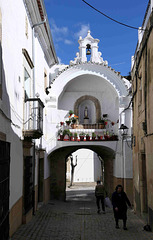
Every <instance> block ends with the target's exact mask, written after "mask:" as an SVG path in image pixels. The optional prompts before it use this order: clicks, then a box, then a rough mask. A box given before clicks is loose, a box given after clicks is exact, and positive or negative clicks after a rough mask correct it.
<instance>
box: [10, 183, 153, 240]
mask: <svg viewBox="0 0 153 240" xmlns="http://www.w3.org/2000/svg"><path fill="white" fill-rule="evenodd" d="M143 225H144V223H143V222H142V221H141V220H140V219H139V218H138V217H137V216H136V215H135V214H134V213H133V212H132V211H131V210H128V221H127V227H128V231H125V230H123V229H122V221H120V229H116V228H115V224H114V217H113V212H112V209H108V208H106V214H102V213H101V214H97V209H96V203H95V196H94V186H93V187H86V188H85V187H83V186H82V187H78V186H77V187H75V186H74V187H72V188H71V189H68V191H67V201H66V202H60V201H50V202H49V203H48V204H47V205H45V206H42V207H41V208H40V209H39V210H38V211H37V212H36V215H35V216H34V217H33V219H32V221H30V222H29V223H28V224H26V225H22V226H21V227H20V228H19V229H18V231H17V232H16V233H15V234H14V235H13V237H12V238H11V240H34V239H39V240H70V239H71V240H110V239H111V240H118V239H120V240H138V239H141V240H152V239H153V233H151V232H146V231H143V230H142V229H143Z"/></svg>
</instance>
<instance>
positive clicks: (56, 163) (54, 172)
mask: <svg viewBox="0 0 153 240" xmlns="http://www.w3.org/2000/svg"><path fill="white" fill-rule="evenodd" d="M79 149H87V150H88V149H89V150H91V151H93V152H94V153H96V154H97V155H98V156H100V157H101V158H102V159H103V161H104V169H105V174H104V184H105V187H106V190H107V193H108V195H111V194H112V192H113V191H114V181H113V162H114V158H115V152H114V150H112V149H111V148H108V147H106V146H91V145H90V146H87V145H86V146H84V145H82V146H80V145H79V146H67V147H61V148H59V149H57V150H55V151H54V152H52V153H50V155H49V160H50V173H51V174H50V199H59V200H63V201H65V200H66V164H67V159H68V157H69V156H70V155H71V154H73V153H75V152H76V151H77V150H79ZM86 171H88V169H86ZM95 180H96V179H95ZM97 180H98V179H97Z"/></svg>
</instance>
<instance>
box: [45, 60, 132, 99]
mask: <svg viewBox="0 0 153 240" xmlns="http://www.w3.org/2000/svg"><path fill="white" fill-rule="evenodd" d="M87 74H89V75H92V76H98V77H100V78H102V79H104V80H105V81H107V82H108V83H109V84H110V86H111V87H113V88H114V90H115V91H116V93H117V94H118V96H119V97H121V96H127V95H128V89H129V88H130V85H131V84H130V82H129V81H128V80H126V79H125V78H123V77H122V76H121V75H120V74H119V73H118V72H115V70H114V69H112V68H111V67H109V66H105V65H104V64H96V63H90V62H88V63H82V64H76V65H73V66H66V68H64V69H63V70H62V71H61V72H59V73H58V74H57V76H56V77H55V78H54V79H53V80H52V81H51V82H52V85H51V89H50V91H49V92H50V94H49V95H51V96H56V99H58V98H59V96H60V95H61V94H62V93H63V92H64V91H65V89H66V87H67V86H68V84H69V83H70V82H71V81H72V80H73V79H74V78H77V77H79V76H83V75H87Z"/></svg>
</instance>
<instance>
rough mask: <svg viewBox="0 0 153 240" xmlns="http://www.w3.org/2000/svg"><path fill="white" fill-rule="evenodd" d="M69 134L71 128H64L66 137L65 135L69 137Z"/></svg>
mask: <svg viewBox="0 0 153 240" xmlns="http://www.w3.org/2000/svg"><path fill="white" fill-rule="evenodd" d="M69 135H70V130H69V129H64V130H63V136H64V138H65V136H67V137H68V138H69Z"/></svg>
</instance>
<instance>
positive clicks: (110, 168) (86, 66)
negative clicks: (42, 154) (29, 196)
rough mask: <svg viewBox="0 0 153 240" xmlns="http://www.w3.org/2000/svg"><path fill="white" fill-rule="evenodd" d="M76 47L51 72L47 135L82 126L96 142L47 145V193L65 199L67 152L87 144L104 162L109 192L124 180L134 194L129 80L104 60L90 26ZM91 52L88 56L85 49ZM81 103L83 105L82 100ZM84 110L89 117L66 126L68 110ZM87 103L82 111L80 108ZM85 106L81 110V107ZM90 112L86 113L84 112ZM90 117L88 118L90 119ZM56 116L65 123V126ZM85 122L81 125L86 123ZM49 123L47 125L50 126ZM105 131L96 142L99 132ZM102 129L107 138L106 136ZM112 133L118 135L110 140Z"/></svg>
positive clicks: (75, 111)
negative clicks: (102, 123) (123, 132)
mask: <svg viewBox="0 0 153 240" xmlns="http://www.w3.org/2000/svg"><path fill="white" fill-rule="evenodd" d="M78 42H79V49H80V51H79V53H77V56H76V58H75V59H74V61H70V65H68V66H66V65H61V66H60V65H57V66H54V67H53V68H52V72H51V75H50V86H49V88H48V90H49V94H48V97H47V99H46V102H47V115H46V116H47V121H48V122H47V123H48V126H47V128H46V129H47V136H48V139H53V138H54V137H55V135H56V136H57V131H59V130H60V131H61V132H62V131H63V130H64V129H66V128H68V129H69V131H70V132H71V134H74V133H76V134H77V136H78V137H79V134H80V132H82V131H83V132H84V134H88V135H90V138H91V135H92V133H93V132H94V134H95V135H97V136H96V141H95V142H92V141H90V142H87V141H86V142H81V141H80V140H79V141H78V142H76V141H74V140H73V141H72V142H70V141H57V142H56V143H54V144H53V145H50V148H48V152H49V155H48V160H49V161H50V163H51V164H50V183H51V184H50V192H51V198H55V197H56V198H59V199H63V200H64V199H65V184H66V158H67V157H68V155H69V154H71V153H73V152H75V151H76V150H78V149H81V148H86V149H90V150H92V151H94V152H96V153H97V154H98V155H99V156H101V158H102V159H103V160H104V163H105V173H106V175H105V178H106V179H105V180H106V182H107V186H108V191H109V193H111V192H112V191H113V190H114V187H115V185H116V184H117V183H123V184H124V187H125V190H126V191H127V192H128V195H129V196H130V195H131V197H130V198H131V199H132V157H131V156H132V154H131V149H130V147H129V146H130V141H131V139H130V133H131V109H130V108H129V107H128V106H129V102H130V99H131V97H130V96H129V91H128V89H129V88H130V83H129V81H128V80H126V79H125V78H123V77H122V76H121V75H120V73H119V72H116V71H115V70H114V69H112V68H111V67H109V66H108V62H107V61H104V60H103V58H102V57H101V53H100V52H98V42H99V40H98V39H94V38H93V37H92V36H91V35H90V31H88V34H87V36H86V37H85V38H84V39H82V38H81V37H80V39H79V41H78ZM87 52H88V54H89V53H90V54H91V58H90V61H89V62H87V57H86V54H87ZM81 104H82V105H81ZM79 106H81V107H82V106H83V107H82V108H81V107H80V109H81V114H85V116H86V118H87V117H88V118H89V121H88V122H87V121H85V122H83V120H81V119H83V116H82V115H81V119H80V120H81V121H80V123H78V124H77V125H76V126H75V127H74V128H72V127H71V126H69V127H67V125H66V120H68V119H69V110H73V111H74V114H75V115H77V114H79V116H80V113H79ZM82 109H85V110H86V111H84V110H82ZM83 112H84V113H83ZM88 114H89V116H88ZM104 116H105V119H104V120H105V121H106V125H105V128H104V129H100V128H99V125H98V124H99V120H100V119H102V118H103V117H104ZM90 118H92V119H90ZM60 122H63V123H65V125H64V127H63V126H60ZM86 122H87V123H88V124H86V127H84V124H85V123H86ZM121 124H125V125H126V126H127V127H128V129H129V130H128V135H126V137H125V136H124V137H123V136H122V135H120V133H119V128H120V126H121ZM49 129H50V130H49ZM99 134H101V135H103V141H101V142H99V140H98V135H99ZM105 135H106V137H107V136H108V137H107V138H105V137H104V136H105ZM112 135H116V136H117V139H118V141H111V140H109V139H111V138H110V137H111V136H112Z"/></svg>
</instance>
